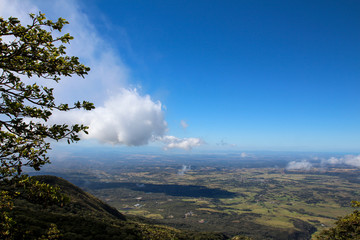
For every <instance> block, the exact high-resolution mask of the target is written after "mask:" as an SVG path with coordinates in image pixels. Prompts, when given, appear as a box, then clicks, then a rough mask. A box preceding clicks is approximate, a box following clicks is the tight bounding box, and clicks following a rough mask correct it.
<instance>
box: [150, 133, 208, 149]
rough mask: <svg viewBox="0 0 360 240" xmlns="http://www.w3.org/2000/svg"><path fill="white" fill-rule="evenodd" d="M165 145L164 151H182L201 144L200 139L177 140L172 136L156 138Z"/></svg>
mask: <svg viewBox="0 0 360 240" xmlns="http://www.w3.org/2000/svg"><path fill="white" fill-rule="evenodd" d="M156 140H157V141H160V142H162V143H164V144H165V147H164V149H165V150H168V149H172V148H180V149H184V150H191V149H192V148H193V147H198V146H200V145H202V144H203V141H202V140H201V139H200V138H177V137H174V136H163V137H158V138H156Z"/></svg>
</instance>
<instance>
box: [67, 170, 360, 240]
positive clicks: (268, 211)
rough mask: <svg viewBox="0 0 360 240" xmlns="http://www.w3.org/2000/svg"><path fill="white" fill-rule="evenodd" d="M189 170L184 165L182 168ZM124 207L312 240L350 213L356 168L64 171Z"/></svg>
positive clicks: (198, 226) (265, 235) (189, 222)
mask: <svg viewBox="0 0 360 240" xmlns="http://www.w3.org/2000/svg"><path fill="white" fill-rule="evenodd" d="M184 169H185V170H184ZM63 174H64V175H65V177H66V178H67V179H69V180H70V181H73V182H74V183H75V184H77V185H79V186H80V187H82V188H84V189H86V190H87V191H89V192H90V193H92V194H94V195H95V196H96V197H99V198H101V199H102V200H104V201H106V202H107V203H108V204H110V205H112V206H114V207H116V208H117V209H118V210H119V211H120V212H122V213H125V214H128V215H134V216H137V217H142V218H146V219H149V221H152V222H157V223H160V224H167V225H170V226H174V227H177V228H180V229H191V230H197V231H219V232H225V233H226V234H228V235H229V236H235V235H237V234H244V235H248V236H250V237H252V238H254V239H288V238H290V239H309V238H310V236H311V234H314V233H315V234H316V232H317V231H319V230H322V229H324V228H326V227H329V226H332V224H333V223H334V221H335V220H336V218H337V217H338V216H343V215H345V214H347V213H350V212H351V211H352V209H351V208H350V202H351V201H352V200H358V199H359V198H360V191H359V189H360V188H359V187H360V183H359V182H360V181H359V179H358V177H357V176H358V170H356V169H344V168H343V169H327V170H321V171H320V170H317V169H314V170H313V171H311V172H309V171H308V172H300V171H286V170H284V168H230V167H228V168H227V167H211V166H210V167H209V166H201V165H198V166H196V167H192V168H190V166H182V165H176V164H174V165H172V166H162V165H155V166H152V165H143V166H139V165H138V166H136V167H131V168H130V167H127V168H120V167H119V168H113V169H111V170H106V169H105V170H104V169H103V170H92V171H78V172H76V173H74V172H69V171H68V172H66V173H63Z"/></svg>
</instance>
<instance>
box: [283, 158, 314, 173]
mask: <svg viewBox="0 0 360 240" xmlns="http://www.w3.org/2000/svg"><path fill="white" fill-rule="evenodd" d="M311 168H312V164H311V163H310V162H308V161H307V160H303V161H300V162H296V161H292V162H289V164H288V165H287V167H286V169H288V170H306V171H307V170H310V169H311Z"/></svg>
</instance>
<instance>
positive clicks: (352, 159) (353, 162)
mask: <svg viewBox="0 0 360 240" xmlns="http://www.w3.org/2000/svg"><path fill="white" fill-rule="evenodd" d="M321 163H322V164H325V165H338V164H345V165H349V166H353V167H357V168H360V155H357V156H356V155H346V156H344V157H340V158H336V157H331V158H329V159H327V160H323V161H322V162H321Z"/></svg>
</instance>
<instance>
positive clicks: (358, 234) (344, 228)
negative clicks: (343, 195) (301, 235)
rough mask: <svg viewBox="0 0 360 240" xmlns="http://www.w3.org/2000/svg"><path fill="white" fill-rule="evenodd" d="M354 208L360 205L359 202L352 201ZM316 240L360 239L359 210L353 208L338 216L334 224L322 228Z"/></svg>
mask: <svg viewBox="0 0 360 240" xmlns="http://www.w3.org/2000/svg"><path fill="white" fill-rule="evenodd" d="M352 206H353V207H354V208H359V207H360V202H358V201H353V202H352ZM316 239H318V240H350V239H360V211H359V210H357V209H356V210H354V212H353V213H351V214H349V215H346V216H344V217H340V218H339V219H338V220H337V221H336V222H335V226H334V227H332V228H329V229H326V230H323V231H322V232H321V233H320V234H319V235H318V236H317V238H316Z"/></svg>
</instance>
